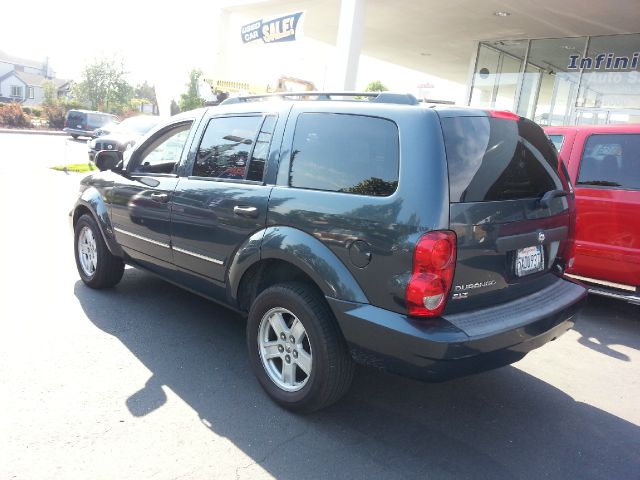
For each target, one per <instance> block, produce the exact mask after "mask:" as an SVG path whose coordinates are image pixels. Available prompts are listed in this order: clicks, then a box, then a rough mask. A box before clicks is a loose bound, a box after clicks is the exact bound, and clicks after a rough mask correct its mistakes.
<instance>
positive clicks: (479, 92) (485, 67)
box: [471, 40, 527, 111]
mask: <svg viewBox="0 0 640 480" xmlns="http://www.w3.org/2000/svg"><path fill="white" fill-rule="evenodd" d="M526 51H527V41H526V40H504V41H502V40H501V41H496V42H491V44H489V43H481V44H480V47H479V50H478V58H477V61H476V71H475V73H474V76H473V88H472V90H471V106H474V107H478V108H495V109H499V110H511V111H515V107H516V98H515V96H516V91H517V86H518V81H519V80H520V72H521V70H522V59H523V58H524V56H525V54H526Z"/></svg>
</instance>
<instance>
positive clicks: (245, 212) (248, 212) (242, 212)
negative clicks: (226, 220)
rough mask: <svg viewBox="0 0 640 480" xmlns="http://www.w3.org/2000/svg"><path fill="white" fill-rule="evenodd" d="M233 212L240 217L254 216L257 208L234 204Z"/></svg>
mask: <svg viewBox="0 0 640 480" xmlns="http://www.w3.org/2000/svg"><path fill="white" fill-rule="evenodd" d="M233 213H235V214H236V215H239V216H241V217H251V218H256V217H257V216H258V209H257V208H256V207H249V206H244V205H236V206H235V207H233Z"/></svg>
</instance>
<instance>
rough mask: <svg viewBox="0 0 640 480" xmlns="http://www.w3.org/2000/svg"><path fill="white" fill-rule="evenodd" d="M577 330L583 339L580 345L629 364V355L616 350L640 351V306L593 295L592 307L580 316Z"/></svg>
mask: <svg viewBox="0 0 640 480" xmlns="http://www.w3.org/2000/svg"><path fill="white" fill-rule="evenodd" d="M629 320H631V321H629ZM574 330H576V331H577V332H579V333H580V335H582V337H581V338H580V340H578V341H579V342H580V344H582V345H584V346H585V347H589V348H591V349H593V350H595V351H597V352H600V353H603V354H605V355H609V356H610V357H613V358H616V359H618V360H623V361H625V362H629V361H631V359H630V358H629V356H628V355H625V354H624V353H622V352H618V351H616V350H615V348H612V346H615V345H622V346H625V347H630V348H633V349H635V350H640V306H638V305H631V304H630V303H626V302H621V301H620V300H614V299H612V298H605V297H599V296H597V295H590V296H589V307H588V308H586V309H584V310H583V311H582V312H581V313H580V318H579V320H578V321H577V322H576V325H575V327H574Z"/></svg>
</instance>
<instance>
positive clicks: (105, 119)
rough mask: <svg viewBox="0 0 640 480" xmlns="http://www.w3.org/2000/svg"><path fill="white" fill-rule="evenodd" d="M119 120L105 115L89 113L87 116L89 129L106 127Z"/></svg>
mask: <svg viewBox="0 0 640 480" xmlns="http://www.w3.org/2000/svg"><path fill="white" fill-rule="evenodd" d="M114 120H117V118H116V117H114V116H113V115H105V114H100V113H88V114H87V126H88V127H89V128H98V127H102V126H103V125H106V124H107V123H109V122H113V121H114Z"/></svg>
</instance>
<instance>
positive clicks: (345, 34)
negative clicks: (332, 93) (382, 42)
mask: <svg viewBox="0 0 640 480" xmlns="http://www.w3.org/2000/svg"><path fill="white" fill-rule="evenodd" d="M366 5H367V1H366V0H342V4H341V6H340V20H339V22H338V41H337V43H336V47H335V61H334V62H333V63H334V66H333V68H334V72H333V75H331V77H332V81H331V84H330V86H329V87H330V89H333V88H335V89H337V90H355V88H356V78H357V76H358V62H359V60H360V51H361V50H362V36H363V33H364V20H365V10H366Z"/></svg>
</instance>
